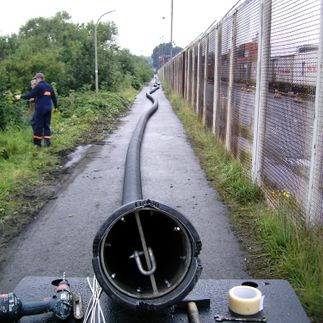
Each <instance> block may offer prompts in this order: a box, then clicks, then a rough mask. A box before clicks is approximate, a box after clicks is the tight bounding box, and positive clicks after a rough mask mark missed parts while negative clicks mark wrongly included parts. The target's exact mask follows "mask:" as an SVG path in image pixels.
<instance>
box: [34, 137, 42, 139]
mask: <svg viewBox="0 0 323 323" xmlns="http://www.w3.org/2000/svg"><path fill="white" fill-rule="evenodd" d="M34 138H35V139H42V138H43V137H42V136H34Z"/></svg>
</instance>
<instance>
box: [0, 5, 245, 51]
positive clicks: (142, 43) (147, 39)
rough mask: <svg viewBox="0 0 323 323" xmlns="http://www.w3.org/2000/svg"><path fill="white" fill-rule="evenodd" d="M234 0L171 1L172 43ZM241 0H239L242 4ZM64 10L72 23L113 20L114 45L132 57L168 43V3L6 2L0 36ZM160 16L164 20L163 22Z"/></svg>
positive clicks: (183, 40)
mask: <svg viewBox="0 0 323 323" xmlns="http://www.w3.org/2000/svg"><path fill="white" fill-rule="evenodd" d="M237 2H238V0H199V1H196V0H173V3H174V11H173V42H174V43H175V45H176V46H180V47H185V46H187V45H188V44H189V43H190V42H191V41H192V40H194V39H195V38H196V37H197V36H198V35H199V34H200V33H202V32H203V31H205V30H206V29H207V28H208V27H209V26H210V24H211V23H212V22H213V21H214V20H216V19H217V20H221V18H222V17H223V16H224V15H225V14H226V13H227V12H228V10H230V9H231V7H232V6H234V5H235V4H236V3H237ZM242 2H243V0H240V3H242ZM62 10H65V11H67V12H68V13H69V14H70V15H71V16H72V22H74V23H87V22H89V21H91V20H93V21H95V22H96V21H97V19H98V18H99V17H100V16H101V14H103V13H105V12H107V11H110V10H116V11H115V12H113V13H110V14H108V15H106V16H104V17H102V19H101V21H104V22H107V21H111V20H112V21H114V22H115V23H116V25H117V26H118V30H119V34H118V37H117V42H118V44H119V45H120V46H121V47H122V48H127V49H129V50H130V51H131V53H133V54H136V55H145V56H150V55H151V54H152V51H153V49H154V47H156V46H158V45H159V44H160V43H162V42H165V43H167V42H170V25H171V0H160V1H152V0H136V1H135V0H109V1H104V0H89V1H88V0H82V1H81V0H52V1H43V0H32V1H25V0H20V1H19V0H9V1H2V2H1V8H0V35H8V34H11V33H17V32H18V31H19V28H20V27H21V26H22V25H24V24H25V23H26V22H27V21H28V20H29V19H31V18H35V17H52V16H54V15H55V14H56V13H57V12H58V11H62ZM163 17H165V18H164V19H163Z"/></svg>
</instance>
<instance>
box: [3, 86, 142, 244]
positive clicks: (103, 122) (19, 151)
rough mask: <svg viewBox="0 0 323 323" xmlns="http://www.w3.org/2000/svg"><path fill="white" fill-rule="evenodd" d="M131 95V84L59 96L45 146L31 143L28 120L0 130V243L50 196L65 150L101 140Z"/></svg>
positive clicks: (59, 171) (122, 112)
mask: <svg viewBox="0 0 323 323" xmlns="http://www.w3.org/2000/svg"><path fill="white" fill-rule="evenodd" d="M136 94H137V91H135V90H131V89H126V90H125V92H122V93H110V92H103V91H101V92H100V93H98V94H95V93H94V92H91V91H88V92H86V91H85V92H80V93H73V92H72V93H71V94H70V96H69V97H65V98H60V100H59V107H60V112H57V113H53V115H52V138H53V139H52V143H53V144H52V146H51V147H50V148H41V149H38V148H36V147H35V146H34V145H33V143H32V130H31V127H30V126H29V125H28V123H27V122H25V125H21V126H20V127H11V128H9V129H7V130H5V131H0V247H1V246H2V245H4V244H5V243H6V242H7V241H8V240H9V239H10V238H11V237H12V236H13V235H16V234H17V233H18V232H19V231H20V230H21V229H22V227H23V226H24V225H25V224H26V223H28V222H30V220H31V218H32V217H33V216H35V215H36V214H37V211H39V209H40V208H41V207H42V206H43V205H44V204H45V202H46V201H47V200H48V199H51V198H54V195H55V189H56V187H55V186H56V185H55V184H57V180H58V179H59V178H60V175H62V173H63V172H64V171H63V170H62V168H61V167H60V165H61V164H62V161H63V160H64V158H65V156H66V155H67V154H68V152H70V151H71V149H73V148H74V147H75V146H76V145H78V144H83V143H90V142H94V141H98V140H101V139H103V138H104V137H105V136H106V135H107V133H109V132H110V131H111V130H112V129H113V128H114V127H115V126H116V124H117V122H118V119H119V117H120V116H121V115H122V114H124V113H125V112H126V111H127V110H128V108H129V106H130V104H131V102H132V101H133V100H134V98H135V95H136ZM21 107H23V105H22V104H21ZM27 117H28V113H27V112H26V115H25V118H27Z"/></svg>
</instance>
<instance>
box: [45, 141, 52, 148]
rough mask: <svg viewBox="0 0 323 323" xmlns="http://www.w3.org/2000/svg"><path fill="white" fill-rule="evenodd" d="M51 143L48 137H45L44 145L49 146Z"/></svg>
mask: <svg viewBox="0 0 323 323" xmlns="http://www.w3.org/2000/svg"><path fill="white" fill-rule="evenodd" d="M50 145H51V142H50V139H45V146H46V147H49V146H50Z"/></svg>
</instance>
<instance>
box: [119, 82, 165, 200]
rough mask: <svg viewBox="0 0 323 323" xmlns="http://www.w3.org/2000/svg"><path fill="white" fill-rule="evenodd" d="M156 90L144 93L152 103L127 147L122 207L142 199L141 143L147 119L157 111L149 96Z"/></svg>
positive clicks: (157, 87)
mask: <svg viewBox="0 0 323 323" xmlns="http://www.w3.org/2000/svg"><path fill="white" fill-rule="evenodd" d="M158 89H159V86H158V85H157V86H155V87H154V88H153V89H152V90H150V91H149V92H147V93H146V97H147V98H148V99H149V100H150V101H151V102H152V103H153V105H152V107H151V108H150V109H149V110H148V111H147V112H146V113H144V114H143V115H142V116H141V117H140V119H139V121H138V123H137V126H136V128H135V131H134V133H133V135H132V137H131V140H130V143H129V146H128V151H127V157H126V162H125V171H124V180H123V194H122V205H124V204H127V203H129V202H133V201H137V200H141V199H142V186H141V172H140V150H141V142H142V139H143V136H144V132H145V128H146V125H147V122H148V120H149V118H150V117H151V116H152V115H153V114H154V113H155V112H156V111H157V109H158V101H157V100H156V99H155V98H154V97H153V96H152V95H151V94H152V93H154V92H155V91H157V90H158Z"/></svg>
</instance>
